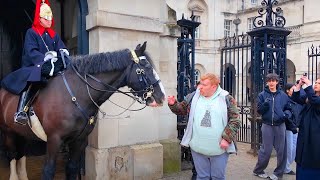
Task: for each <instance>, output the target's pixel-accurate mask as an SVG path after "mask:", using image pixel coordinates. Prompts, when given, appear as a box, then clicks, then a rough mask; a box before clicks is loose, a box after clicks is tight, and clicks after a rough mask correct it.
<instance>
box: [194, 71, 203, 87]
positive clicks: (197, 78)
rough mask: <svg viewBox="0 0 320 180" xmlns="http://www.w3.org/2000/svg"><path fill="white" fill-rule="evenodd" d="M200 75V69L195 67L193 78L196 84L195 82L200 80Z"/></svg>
mask: <svg viewBox="0 0 320 180" xmlns="http://www.w3.org/2000/svg"><path fill="white" fill-rule="evenodd" d="M200 76H201V74H200V71H199V70H198V69H195V71H194V80H195V82H196V84H197V82H199V81H200Z"/></svg>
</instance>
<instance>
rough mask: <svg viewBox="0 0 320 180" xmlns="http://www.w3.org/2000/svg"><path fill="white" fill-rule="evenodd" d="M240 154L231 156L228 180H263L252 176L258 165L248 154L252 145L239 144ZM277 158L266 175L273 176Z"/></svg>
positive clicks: (170, 179) (176, 178) (177, 176)
mask: <svg viewBox="0 0 320 180" xmlns="http://www.w3.org/2000/svg"><path fill="white" fill-rule="evenodd" d="M237 145H238V154H237V155H230V156H229V161H228V166H227V177H226V179H227V180H262V179H261V178H259V177H256V176H254V175H253V174H252V170H253V168H254V166H255V164H256V163H257V156H255V157H254V156H253V155H252V154H248V153H247V152H248V151H249V150H250V144H245V143H237ZM276 163H277V158H276V157H271V159H270V162H269V165H268V167H267V169H266V170H265V172H266V173H268V174H270V175H271V174H272V172H273V170H274V168H275V167H276ZM291 168H292V170H293V171H295V169H296V167H295V163H293V165H292V167H291ZM191 176H192V172H191V170H187V171H181V172H179V173H174V174H167V175H164V177H163V178H162V179H161V180H190V179H191ZM295 179H296V178H295V176H294V175H283V178H282V180H295Z"/></svg>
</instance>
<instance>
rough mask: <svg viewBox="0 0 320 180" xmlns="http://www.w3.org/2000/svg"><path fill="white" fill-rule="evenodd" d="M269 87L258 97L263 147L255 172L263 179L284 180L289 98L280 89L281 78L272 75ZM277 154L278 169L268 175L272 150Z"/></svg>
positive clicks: (267, 79)
mask: <svg viewBox="0 0 320 180" xmlns="http://www.w3.org/2000/svg"><path fill="white" fill-rule="evenodd" d="M266 82H267V87H266V88H265V90H264V91H262V92H261V93H260V94H259V96H258V113H259V114H261V116H262V127H261V132H262V146H261V147H260V150H259V154H258V162H257V164H256V167H255V168H254V170H253V173H254V175H256V176H258V177H261V178H268V177H269V178H270V179H278V178H282V176H283V173H284V169H285V166H286V159H287V157H286V139H285V138H286V133H285V132H286V126H285V120H286V119H287V118H289V117H290V116H291V112H290V108H289V106H288V100H289V98H288V96H287V95H286V94H285V93H284V92H283V91H281V90H280V89H279V88H278V83H279V76H278V75H277V74H274V73H271V74H268V75H267V76H266ZM273 147H274V148H275V150H276V152H277V162H278V163H277V167H276V169H275V170H274V172H273V174H272V175H270V176H269V175H267V174H266V173H265V172H264V170H265V169H266V168H267V166H268V163H269V159H270V156H271V153H272V148H273Z"/></svg>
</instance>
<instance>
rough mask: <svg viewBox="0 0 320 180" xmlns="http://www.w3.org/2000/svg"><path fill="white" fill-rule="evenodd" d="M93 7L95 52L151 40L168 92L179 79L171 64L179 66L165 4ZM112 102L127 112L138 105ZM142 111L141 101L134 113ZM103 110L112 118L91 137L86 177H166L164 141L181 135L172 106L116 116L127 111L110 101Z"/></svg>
mask: <svg viewBox="0 0 320 180" xmlns="http://www.w3.org/2000/svg"><path fill="white" fill-rule="evenodd" d="M88 7H89V14H88V16H87V18H86V19H87V27H86V28H87V30H88V31H89V52H90V53H97V52H106V51H114V50H119V49H125V48H129V49H134V48H135V47H136V45H137V44H139V43H141V44H142V43H143V42H144V41H147V51H148V52H149V53H150V55H151V58H152V59H153V61H154V64H155V65H156V69H157V71H158V73H159V75H160V78H161V79H162V82H163V84H164V86H165V88H166V89H167V84H172V83H171V82H172V81H175V79H172V78H171V79H170V78H169V77H168V76H166V75H167V73H168V72H172V70H174V67H170V69H168V68H166V67H169V66H170V65H169V64H168V63H169V62H170V63H171V62H172V64H174V63H175V62H173V61H174V60H175V59H176V57H175V56H176V39H175V37H173V36H170V37H169V36H168V35H167V34H166V33H165V32H166V26H165V24H164V22H165V20H164V18H166V16H163V14H164V13H165V11H166V3H165V1H163V0H150V1H145V0H134V1H132V0H103V1H101V0H92V1H91V0H90V1H88ZM169 47H170V48H169ZM171 47H172V48H171ZM168 49H169V51H168ZM170 49H172V51H170ZM162 77H164V78H162ZM174 77H175V76H174ZM169 81H170V82H169ZM172 87H173V86H171V85H170V88H172ZM123 90H126V88H124V89H123ZM109 100H111V101H112V102H114V103H116V104H117V105H119V106H122V107H124V108H128V107H129V105H130V104H131V103H132V99H130V98H128V97H126V96H123V95H117V94H115V95H113V96H111V98H110V99H109ZM141 107H143V105H140V104H137V103H135V104H134V105H133V106H131V107H130V109H139V108H141ZM101 109H102V110H103V111H104V112H106V113H107V116H105V117H102V116H101V114H99V118H98V119H99V120H98V122H97V124H96V127H95V129H94V130H93V132H92V133H91V135H90V136H89V146H88V147H87V149H86V176H85V179H86V180H100V179H106V180H107V179H116V180H121V179H124V180H130V179H159V178H161V177H162V175H163V146H162V145H161V144H160V143H159V140H161V139H170V138H175V137H176V121H175V120H174V118H175V116H174V115H172V114H171V113H170V112H169V109H168V107H167V105H166V102H165V104H164V107H163V108H149V107H146V108H145V109H143V110H141V111H138V112H130V111H126V112H124V113H123V114H121V115H119V116H114V115H117V114H120V113H121V112H123V111H124V110H123V109H122V108H119V107H117V106H115V105H114V104H112V103H111V102H110V101H107V102H105V103H104V104H103V105H102V106H101Z"/></svg>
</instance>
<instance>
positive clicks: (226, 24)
mask: <svg viewBox="0 0 320 180" xmlns="http://www.w3.org/2000/svg"><path fill="white" fill-rule="evenodd" d="M230 33H231V20H227V19H225V20H224V36H225V37H230Z"/></svg>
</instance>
